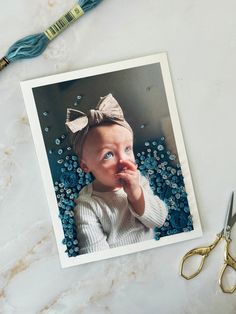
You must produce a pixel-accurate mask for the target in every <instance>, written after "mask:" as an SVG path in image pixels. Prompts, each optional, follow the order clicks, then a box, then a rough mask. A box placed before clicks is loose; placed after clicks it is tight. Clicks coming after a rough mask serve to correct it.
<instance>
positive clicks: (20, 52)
mask: <svg viewBox="0 0 236 314" xmlns="http://www.w3.org/2000/svg"><path fill="white" fill-rule="evenodd" d="M101 1H102V0H79V1H78V3H77V4H75V5H74V6H73V8H72V9H71V10H70V11H68V12H67V13H66V14H65V15H63V16H62V17H61V18H60V19H58V20H57V21H56V22H55V23H53V24H52V25H51V26H50V27H49V28H47V29H46V30H45V31H44V32H43V33H39V34H34V35H29V36H26V37H24V38H22V39H20V40H18V41H16V42H15V43H14V44H13V45H12V46H11V47H10V48H9V49H8V51H7V53H6V55H5V56H4V57H3V58H2V59H0V71H1V70H3V69H4V68H5V67H6V66H7V65H8V64H10V63H12V62H15V61H17V60H20V59H28V58H35V57H37V56H39V55H40V54H42V53H43V51H44V50H45V49H46V48H47V46H48V44H49V43H50V41H52V40H53V39H54V38H55V37H57V36H58V35H59V34H61V33H62V32H63V31H64V30H65V29H66V28H68V26H70V25H71V24H72V23H73V22H75V21H76V20H77V19H78V18H79V17H81V16H82V15H84V13H86V12H87V11H89V10H90V9H92V8H93V7H95V6H96V5H97V4H99V3H100V2H101Z"/></svg>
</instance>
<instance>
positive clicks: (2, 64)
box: [0, 57, 10, 71]
mask: <svg viewBox="0 0 236 314" xmlns="http://www.w3.org/2000/svg"><path fill="white" fill-rule="evenodd" d="M9 63H10V61H9V60H8V59H7V58H6V57H3V58H2V59H0V71H2V70H3V69H4V68H5V67H6V66H7V65H8V64H9Z"/></svg>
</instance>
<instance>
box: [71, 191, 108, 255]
mask: <svg viewBox="0 0 236 314" xmlns="http://www.w3.org/2000/svg"><path fill="white" fill-rule="evenodd" d="M93 205H95V204H93V202H92V201H89V200H86V199H84V198H82V197H81V198H79V201H78V205H77V206H76V208H75V213H76V215H75V216H76V223H77V236H78V241H79V249H80V250H79V254H85V253H91V252H96V251H101V250H106V249H109V245H108V243H107V237H106V235H105V233H104V231H103V229H102V226H101V223H100V221H99V219H98V217H97V216H96V214H95V212H94V210H93V208H92V207H93Z"/></svg>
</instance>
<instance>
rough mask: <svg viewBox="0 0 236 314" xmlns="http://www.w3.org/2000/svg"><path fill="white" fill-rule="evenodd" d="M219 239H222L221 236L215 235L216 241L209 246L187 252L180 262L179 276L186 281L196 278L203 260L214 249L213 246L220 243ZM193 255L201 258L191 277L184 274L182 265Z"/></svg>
mask: <svg viewBox="0 0 236 314" xmlns="http://www.w3.org/2000/svg"><path fill="white" fill-rule="evenodd" d="M221 238H222V234H219V235H217V238H216V240H215V241H214V242H213V243H212V244H211V245H209V246H206V247H199V248H195V249H192V250H191V251H189V252H187V253H186V254H185V255H184V257H183V258H182V261H181V270H180V274H181V276H182V277H184V278H185V279H187V280H189V279H192V278H194V277H195V276H197V275H198V274H199V273H200V272H201V270H202V267H203V265H204V262H205V259H206V258H207V256H208V255H209V253H210V252H211V251H212V250H213V249H214V248H215V246H216V245H217V244H218V242H219V241H220V239H221ZM195 255H200V256H202V258H201V262H200V265H199V267H198V269H197V270H196V271H195V272H194V273H192V274H191V275H189V276H188V275H186V274H185V273H184V264H185V262H186V260H187V259H188V258H189V257H191V256H195Z"/></svg>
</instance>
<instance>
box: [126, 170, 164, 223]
mask: <svg viewBox="0 0 236 314" xmlns="http://www.w3.org/2000/svg"><path fill="white" fill-rule="evenodd" d="M140 185H141V187H142V190H143V195H144V204H145V208H144V213H143V215H142V216H140V215H138V214H136V212H135V211H134V210H133V209H132V207H131V206H130V211H131V213H132V214H133V215H134V216H135V217H136V218H137V219H138V220H139V221H141V222H142V223H143V224H144V225H145V226H146V227H148V228H154V227H161V226H162V225H163V224H164V222H165V220H166V217H167V214H168V209H167V206H166V204H165V203H164V202H163V201H162V200H161V199H160V198H159V197H158V196H157V195H154V194H153V191H152V189H151V187H150V185H149V181H148V180H147V179H146V178H145V177H144V176H143V175H140Z"/></svg>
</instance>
